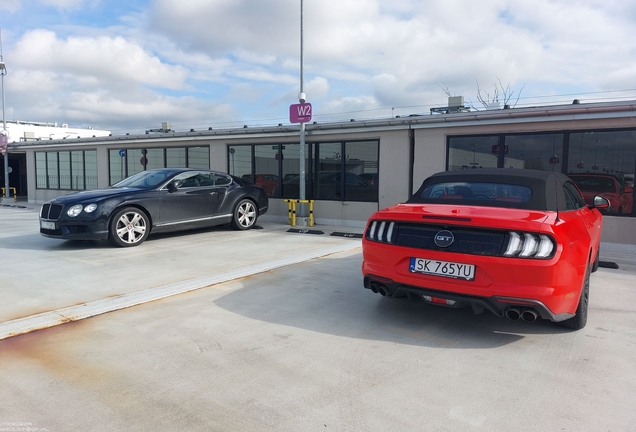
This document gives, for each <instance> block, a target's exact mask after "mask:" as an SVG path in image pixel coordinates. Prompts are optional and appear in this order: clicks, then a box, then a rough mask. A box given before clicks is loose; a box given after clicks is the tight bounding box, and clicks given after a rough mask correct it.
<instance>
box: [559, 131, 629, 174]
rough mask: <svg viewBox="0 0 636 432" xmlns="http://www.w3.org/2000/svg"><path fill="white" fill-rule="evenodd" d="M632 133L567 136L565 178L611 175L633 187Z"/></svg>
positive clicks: (573, 134)
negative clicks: (568, 139) (575, 174)
mask: <svg viewBox="0 0 636 432" xmlns="http://www.w3.org/2000/svg"><path fill="white" fill-rule="evenodd" d="M634 143H636V131H634V130H629V131H608V132H604V131H600V132H599V131H594V132H583V133H580V132H576V133H571V134H570V151H569V154H568V171H567V172H568V174H571V173H598V174H601V173H602V174H612V175H615V176H617V177H618V178H619V179H621V180H622V181H623V182H624V184H625V185H626V186H633V183H634V170H635V168H636V145H635V144H634Z"/></svg>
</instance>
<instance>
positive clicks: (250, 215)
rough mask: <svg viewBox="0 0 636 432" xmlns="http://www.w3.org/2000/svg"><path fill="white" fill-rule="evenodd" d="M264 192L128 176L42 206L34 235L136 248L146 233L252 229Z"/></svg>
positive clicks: (183, 177)
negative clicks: (226, 227) (222, 227)
mask: <svg viewBox="0 0 636 432" xmlns="http://www.w3.org/2000/svg"><path fill="white" fill-rule="evenodd" d="M267 207H268V198H267V195H266V193H265V190H264V189H263V188H261V187H259V186H256V185H253V184H251V183H247V182H245V181H243V180H241V179H240V178H238V177H234V176H231V175H228V174H225V173H221V172H216V171H209V170H199V169H189V168H161V169H154V170H148V171H143V172H140V173H138V174H135V175H133V176H130V177H128V178H126V179H124V180H122V181H120V182H119V183H116V184H115V185H113V186H111V187H109V188H108V189H100V190H91V191H83V192H77V193H72V194H70V195H65V196H61V197H57V198H54V199H52V200H50V201H48V202H46V203H45V204H44V205H43V206H42V210H41V211H40V233H41V234H42V235H43V236H46V237H52V238H58V239H65V240H104V239H108V240H109V241H110V242H111V243H113V244H114V245H116V246H122V247H127V246H137V245H139V244H141V243H142V242H143V241H144V240H146V238H147V237H148V235H149V234H150V233H151V232H152V233H160V232H169V231H178V230H186V229H194V228H202V227H210V226H215V225H225V224H231V225H232V227H234V228H236V229H238V230H246V229H249V228H251V227H253V226H254V224H255V223H256V220H257V218H258V217H259V216H260V215H262V214H264V213H265V212H267Z"/></svg>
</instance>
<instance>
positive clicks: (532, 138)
mask: <svg viewBox="0 0 636 432" xmlns="http://www.w3.org/2000/svg"><path fill="white" fill-rule="evenodd" d="M505 138H506V147H505V156H504V167H505V168H526V169H535V170H542V171H558V172H561V157H562V154H563V134H537V135H506V137H505Z"/></svg>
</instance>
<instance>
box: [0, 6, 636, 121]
mask: <svg viewBox="0 0 636 432" xmlns="http://www.w3.org/2000/svg"><path fill="white" fill-rule="evenodd" d="M43 2H47V5H49V6H50V7H48V8H45V9H46V11H47V12H50V11H51V10H53V11H54V12H55V11H57V12H56V13H59V14H60V16H59V17H60V18H61V19H60V20H57V21H60V23H57V22H56V24H55V25H51V24H50V23H51V22H53V21H56V20H55V18H47V19H46V20H43V21H42V22H43V23H49V24H48V25H46V24H43V25H42V28H37V27H29V28H27V29H24V30H20V28H19V27H18V26H17V23H20V22H22V20H20V19H19V17H17V16H16V17H15V18H16V19H12V20H11V23H12V24H13V25H14V26H16V27H15V28H9V29H8V35H9V38H8V41H9V42H8V44H9V45H8V46H5V52H8V53H9V54H10V55H8V56H7V57H8V58H7V61H8V64H9V65H10V68H11V69H10V70H11V72H12V74H13V76H12V78H13V79H14V80H15V81H14V82H15V83H16V85H14V87H13V90H12V92H13V93H12V94H13V95H14V96H15V98H16V100H18V101H20V102H19V104H22V109H24V110H29V109H30V108H29V105H27V104H26V103H25V102H23V101H22V96H23V95H24V96H25V99H24V100H32V99H31V97H32V95H33V94H35V93H36V92H35V90H34V89H38V91H40V92H41V95H43V97H41V99H43V100H47V101H48V102H51V101H55V100H56V98H57V97H60V96H59V95H61V94H64V93H63V92H67V93H73V92H78V94H85V95H95V94H97V95H102V94H103V93H101V92H104V91H105V92H106V93H105V94H107V95H108V98H106V97H105V96H100V97H99V98H96V99H95V98H94V97H93V98H92V99H91V100H92V101H93V103H103V102H105V101H112V102H113V103H114V104H115V105H116V106H118V107H119V108H121V109H122V110H124V111H126V110H125V109H124V108H123V106H122V105H121V104H128V103H129V104H131V106H132V108H131V109H130V111H126V112H128V113H129V115H131V116H135V115H137V116H138V118H139V121H140V122H141V121H145V119H144V117H143V113H142V110H139V109H138V105H139V104H140V102H139V101H140V100H143V99H139V98H147V99H148V101H149V104H150V105H151V106H152V107H153V110H157V111H158V110H159V107H161V106H165V105H162V101H164V99H162V98H174V99H167V100H169V101H170V103H174V106H175V107H176V108H177V109H181V107H183V109H184V112H186V113H190V112H191V111H190V110H189V108H188V107H189V104H181V101H186V100H187V101H189V102H192V103H194V104H195V105H196V101H200V102H201V103H202V104H203V105H202V106H204V107H207V106H208V105H207V104H212V106H213V107H216V106H222V107H224V109H227V108H229V107H230V106H231V107H232V108H233V109H234V112H233V114H234V115H235V116H238V117H240V118H244V119H249V118H250V116H265V117H266V118H272V117H286V108H287V106H288V105H289V104H290V103H295V102H296V101H297V94H298V90H299V76H298V73H299V68H300V59H299V57H300V56H299V54H300V53H299V50H300V47H299V31H300V22H299V19H300V14H299V12H300V11H299V2H298V0H259V1H258V2H256V1H253V0H252V1H249V0H180V1H179V2H174V1H171V0H154V1H152V2H149V3H148V4H147V5H145V6H143V7H141V8H140V7H139V4H137V3H135V4H134V6H132V7H127V6H126V4H125V3H124V2H123V0H113V1H112V2H109V3H108V5H107V6H108V7H106V6H105V5H106V4H105V3H104V2H101V3H99V2H98V1H97V0H83V1H82V0H58V1H54V0H31V1H29V0H23V1H22V2H18V1H17V0H0V8H3V9H5V10H6V9H8V8H9V9H10V8H11V7H12V8H14V9H15V8H19V6H20V4H22V6H23V7H22V9H25V8H26V6H25V5H29V6H32V5H33V4H39V5H44V3H43ZM111 3H112V7H110V6H111ZM73 8H82V9H81V13H82V15H81V18H82V20H83V22H86V17H87V16H90V13H92V11H93V10H95V12H94V13H95V21H96V23H97V24H95V25H94V26H91V27H86V26H84V27H80V26H73V25H72V24H73V22H72V20H69V21H66V19H67V17H69V16H73V15H72V12H67V11H68V10H73ZM114 10H116V11H119V12H118V13H119V14H122V13H123V15H119V16H115V15H113V16H108V17H106V19H105V20H104V22H108V24H101V23H102V20H101V18H102V17H101V16H100V15H98V13H101V14H106V13H111V12H112V11H114ZM121 11H123V12H121ZM16 13H17V12H16ZM35 14H36V15H37V12H35ZM36 15H34V16H36ZM12 18H13V17H12ZM28 18H29V19H30V18H31V15H29V17H28ZM304 18H305V26H304V30H305V33H304V36H305V52H304V54H305V58H304V61H305V63H304V66H305V80H306V87H305V91H306V93H307V94H308V100H309V101H311V102H312V104H314V112H315V113H336V112H341V113H342V116H343V117H344V118H346V117H348V116H351V117H358V118H361V117H363V116H367V115H369V116H372V114H375V113H384V112H385V111H386V110H384V111H383V110H382V109H383V108H387V107H388V109H389V110H390V107H396V111H397V110H398V108H399V107H422V108H421V110H422V111H427V107H426V106H428V107H430V106H441V105H442V104H444V103H445V102H446V94H445V92H444V90H443V89H442V88H440V86H444V87H447V88H448V89H449V90H450V91H451V92H452V93H453V94H457V95H463V96H465V97H466V98H467V100H468V99H470V98H472V99H473V100H475V99H476V97H475V96H476V93H477V83H479V85H480V86H481V87H482V89H491V88H492V85H493V83H495V82H496V81H497V79H499V80H501V82H502V83H503V84H504V85H508V84H510V85H511V87H512V88H513V89H515V90H518V89H520V88H521V87H522V86H523V85H524V84H525V85H526V87H525V89H524V90H523V96H524V97H534V96H539V95H546V93H554V92H557V93H558V92H559V91H560V92H567V93H572V91H573V90H574V91H580V92H585V91H599V90H616V89H629V88H634V84H635V83H634V81H635V79H634V78H633V76H634V73H633V72H634V71H636V62H635V61H634V60H633V59H634V55H633V53H634V52H636V41H634V40H633V38H632V37H631V35H632V34H633V32H634V29H635V27H636V25H635V23H636V4H632V2H625V1H621V0H579V1H577V2H575V3H573V2H571V1H569V0H536V1H533V2H520V1H513V0H480V1H479V2H475V1H474V0H454V1H446V2H440V1H421V0H394V1H391V2H388V1H381V0H321V1H319V2H318V1H311V2H305V16H304ZM27 21H28V20H27ZM33 22H37V20H33ZM68 24H71V25H68ZM9 57H10V59H9ZM9 60H10V61H9ZM29 80H33V81H34V82H33V85H32V86H31V88H30V86H29ZM35 81H37V82H35ZM47 85H50V87H49V88H48V89H47ZM131 95H135V97H136V99H131ZM49 98H50V99H49ZM213 99H214V100H215V101H216V102H215V103H213V102H209V101H210V100H213ZM67 102H68V100H67ZM533 103H536V100H533ZM49 105H51V106H53V105H52V104H51V103H49ZM36 106H38V107H41V108H42V109H44V106H43V105H39V104H36ZM410 109H411V108H404V111H408V110H410ZM214 110H215V108H213V109H212V111H214ZM355 110H359V111H361V113H360V115H351V114H350V113H351V112H353V111H355ZM418 110H419V109H416V110H415V111H418ZM94 111H95V113H98V112H100V111H101V112H103V113H104V115H105V118H113V117H109V116H112V115H113V114H112V113H111V112H110V107H108V106H106V107H99V106H97V107H95V108H94ZM51 112H55V111H53V110H51ZM73 112H74V113H75V114H74V115H76V116H77V118H79V117H80V116H81V110H77V111H73ZM88 112H91V111H90V110H89V111H88ZM214 112H216V111H214ZM135 113H137V114H135ZM237 113H238V114H237ZM396 113H397V112H396ZM193 115H194V116H195V117H197V115H196V114H193ZM31 117H32V116H31ZM197 118H198V117H197ZM127 121H128V122H130V121H132V120H130V119H129V120H127Z"/></svg>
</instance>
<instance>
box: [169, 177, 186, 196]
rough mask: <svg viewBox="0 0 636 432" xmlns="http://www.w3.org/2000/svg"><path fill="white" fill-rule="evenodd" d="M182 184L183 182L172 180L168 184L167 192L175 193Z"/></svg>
mask: <svg viewBox="0 0 636 432" xmlns="http://www.w3.org/2000/svg"><path fill="white" fill-rule="evenodd" d="M182 184H183V180H174V181H171V182H170V183H168V192H170V193H172V192H176V191H178V190H179V188H180V187H181V185H182Z"/></svg>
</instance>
